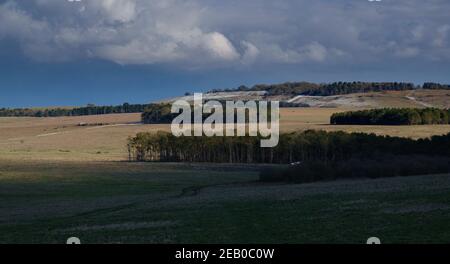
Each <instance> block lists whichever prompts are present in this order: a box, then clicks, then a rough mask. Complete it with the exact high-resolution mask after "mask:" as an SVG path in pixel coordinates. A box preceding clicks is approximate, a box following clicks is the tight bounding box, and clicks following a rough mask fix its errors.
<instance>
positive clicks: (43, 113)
mask: <svg viewBox="0 0 450 264" xmlns="http://www.w3.org/2000/svg"><path fill="white" fill-rule="evenodd" d="M148 106H149V104H128V103H124V104H122V105H117V106H95V105H87V106H86V107H78V108H47V109H38V108H14V109H10V108H0V117H12V116H16V117H58V116H86V115H104V114H116V113H117V114H118V113H141V112H143V111H144V109H145V108H146V107H148Z"/></svg>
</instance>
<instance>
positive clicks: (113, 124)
mask: <svg viewBox="0 0 450 264" xmlns="http://www.w3.org/2000/svg"><path fill="white" fill-rule="evenodd" d="M347 110H350V109H343V108H340V109H336V108H284V109H281V130H282V132H292V131H302V130H307V129H321V130H326V131H339V130H342V131H347V132H366V133H376V134H379V135H391V136H402V137H412V138H421V137H429V136H432V135H442V134H446V133H450V126H448V125H445V126H444V125H439V126H331V125H329V118H330V115H331V114H332V113H335V112H341V111H347ZM139 121H140V114H113V115H102V116H86V117H57V118H0V159H3V160H11V159H14V160H75V161H84V160H90V161H102V160H126V159H127V149H126V141H127V138H128V137H130V136H134V135H136V133H138V132H149V131H158V130H164V131H169V129H170V128H169V125H142V124H139ZM80 123H85V124H98V123H102V124H104V125H101V126H98V125H97V126H79V124H80Z"/></svg>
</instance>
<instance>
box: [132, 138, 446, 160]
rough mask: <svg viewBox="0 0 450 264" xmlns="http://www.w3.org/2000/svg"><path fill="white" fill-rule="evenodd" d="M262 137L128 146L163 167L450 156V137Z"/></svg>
mask: <svg viewBox="0 0 450 264" xmlns="http://www.w3.org/2000/svg"><path fill="white" fill-rule="evenodd" d="M260 140H261V138H260V137H175V136H173V135H172V134H170V133H164V132H159V133H139V134H137V135H136V136H135V137H133V138H130V139H129V141H128V149H129V154H130V159H131V160H136V161H161V162H165V161H167V162H213V163H273V164H290V163H294V162H299V161H301V162H305V161H323V162H339V161H344V160H349V159H351V158H357V157H365V158H369V157H378V156H380V155H381V156H383V155H386V154H392V155H427V156H449V157H450V134H448V135H446V136H436V137H432V138H431V139H419V140H413V139H408V138H398V137H388V136H377V135H375V134H363V133H352V134H348V133H344V132H324V131H306V132H296V133H289V134H281V135H280V141H279V144H278V146H277V147H275V148H261V147H260Z"/></svg>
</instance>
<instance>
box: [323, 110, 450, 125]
mask: <svg viewBox="0 0 450 264" xmlns="http://www.w3.org/2000/svg"><path fill="white" fill-rule="evenodd" d="M330 123H331V124H333V125H436V124H450V109H438V108H424V109H418V108H384V109H371V110H361V111H350V112H343V113H335V114H333V115H332V116H331V118H330Z"/></svg>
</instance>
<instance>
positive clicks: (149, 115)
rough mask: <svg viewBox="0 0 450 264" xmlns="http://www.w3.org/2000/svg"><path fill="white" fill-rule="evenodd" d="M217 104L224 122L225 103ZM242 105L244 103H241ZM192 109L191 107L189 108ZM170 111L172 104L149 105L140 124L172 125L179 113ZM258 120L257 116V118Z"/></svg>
mask: <svg viewBox="0 0 450 264" xmlns="http://www.w3.org/2000/svg"><path fill="white" fill-rule="evenodd" d="M215 101H217V102H219V103H220V104H221V105H222V108H223V120H226V101H225V100H215ZM242 102H243V103H244V104H245V103H246V101H242ZM256 105H259V102H258V101H257V102H256ZM300 105H301V104H295V103H292V104H290V103H286V104H280V107H300ZM191 108H192V106H191ZM171 110H172V104H168V103H161V104H149V105H148V106H147V107H146V108H145V109H144V112H143V113H142V115H141V120H142V123H144V124H170V123H172V120H173V119H174V118H175V117H177V116H178V115H179V113H175V114H173V113H172V112H171ZM270 110H271V105H270V104H269V105H268V107H267V118H268V121H270V116H271V111H270ZM193 115H194V113H193V112H192V120H194V116H193ZM210 115H211V114H203V115H202V120H203V121H205V119H206V118H208V117H209V116H210ZM236 115H237V111H236V110H235V120H237V116H236ZM245 115H246V122H247V123H248V119H249V118H248V116H249V111H248V110H246V112H245ZM257 118H259V115H258V117H257Z"/></svg>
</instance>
